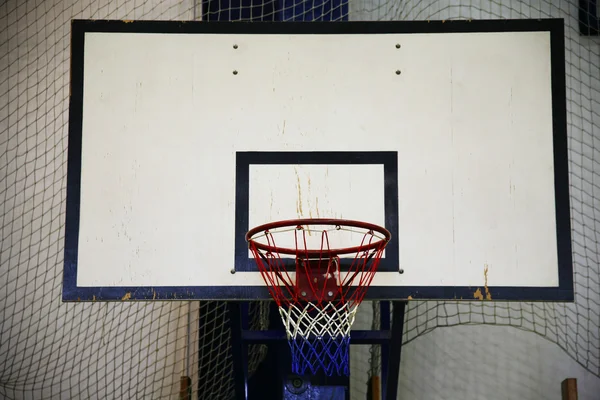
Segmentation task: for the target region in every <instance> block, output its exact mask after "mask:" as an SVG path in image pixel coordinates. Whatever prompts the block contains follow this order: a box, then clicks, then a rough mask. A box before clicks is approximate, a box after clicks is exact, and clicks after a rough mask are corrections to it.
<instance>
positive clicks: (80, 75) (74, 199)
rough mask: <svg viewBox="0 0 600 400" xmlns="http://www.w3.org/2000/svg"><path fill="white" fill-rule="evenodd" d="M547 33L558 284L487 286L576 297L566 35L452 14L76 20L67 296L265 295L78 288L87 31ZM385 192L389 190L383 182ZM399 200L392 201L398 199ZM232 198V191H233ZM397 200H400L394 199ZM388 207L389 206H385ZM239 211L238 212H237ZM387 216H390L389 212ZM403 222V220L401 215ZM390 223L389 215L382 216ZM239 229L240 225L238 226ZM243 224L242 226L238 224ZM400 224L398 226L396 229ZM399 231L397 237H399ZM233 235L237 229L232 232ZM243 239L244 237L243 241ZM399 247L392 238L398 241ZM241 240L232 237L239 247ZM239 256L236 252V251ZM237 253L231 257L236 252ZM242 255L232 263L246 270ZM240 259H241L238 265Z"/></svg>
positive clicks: (406, 291)
mask: <svg viewBox="0 0 600 400" xmlns="http://www.w3.org/2000/svg"><path fill="white" fill-rule="evenodd" d="M537 31H540V32H549V33H550V40H551V42H550V43H551V76H552V112H553V139H554V171H555V176H554V182H555V195H556V202H555V203H556V226H557V245H558V271H559V276H558V278H559V285H558V286H557V287H495V286H490V287H488V288H487V291H488V292H489V294H490V297H491V298H492V300H508V301H536V300H540V301H573V298H574V291H573V264H572V250H571V221H570V198H569V171H568V153H567V112H566V86H565V41H564V20H563V19H537V20H471V21H467V20H457V21H386V22H310V23H305V22H272V23H271V22H261V23H250V22H184V21H134V22H126V21H106V20H74V21H73V22H72V30H71V84H70V105H69V148H68V161H67V208H66V221H65V253H64V277H63V300H64V301H94V300H96V301H111V300H115V301H119V300H189V299H205V300H258V299H270V298H271V297H270V295H269V293H268V290H267V289H266V288H265V287H248V286H226V287H213V286H194V287H171V286H156V287H78V286H77V259H78V257H77V249H78V235H79V201H80V179H81V145H82V115H83V79H84V64H83V59H84V43H85V33H86V32H133V33H136V32H137V33H172V34H192V33H197V34H202V33H206V34H219V33H222V34H386V33H405V34H411V33H454V32H537ZM386 190H387V188H386ZM396 200H397V199H396ZM236 201H237V197H236ZM396 203H397V201H396ZM387 207H388V205H387V204H386V208H387ZM236 212H237V211H236ZM386 218H387V214H386ZM400 223H401V221H400ZM386 224H387V220H386ZM236 229H237V226H236ZM240 229H242V226H241V225H240ZM396 229H397V227H396ZM396 236H397V235H396ZM237 237H238V241H239V237H240V235H238V236H237ZM240 243H241V242H240ZM396 245H397V242H396ZM237 246H238V243H236V247H237ZM240 254H241V252H240ZM240 254H237V253H236V256H238V255H240ZM244 256H245V259H244V260H243V259H242V258H239V259H237V260H236V261H235V268H236V269H238V268H240V273H243V272H242V270H244V269H246V270H249V269H250V268H251V267H249V265H248V264H247V261H246V260H247V254H244ZM238 261H239V263H238ZM477 289H479V290H480V291H481V292H483V294H484V296H485V288H483V287H466V286H461V287H447V286H434V287H413V286H402V287H373V288H371V289H370V290H369V291H368V293H367V296H366V298H367V299H407V298H412V299H457V300H459V299H462V300H474V299H476V296H475V295H474V293H476V292H477Z"/></svg>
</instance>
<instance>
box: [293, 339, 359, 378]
mask: <svg viewBox="0 0 600 400" xmlns="http://www.w3.org/2000/svg"><path fill="white" fill-rule="evenodd" d="M289 344H290V349H291V353H292V373H294V374H297V375H307V374H310V375H316V374H317V373H319V372H323V373H325V374H326V375H327V376H332V375H338V376H341V375H345V376H349V375H350V363H349V361H350V352H349V350H350V336H343V335H338V336H330V335H325V336H312V335H311V336H309V337H308V338H303V337H296V338H295V339H290V340H289Z"/></svg>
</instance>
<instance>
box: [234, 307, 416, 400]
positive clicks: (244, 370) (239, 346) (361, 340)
mask: <svg viewBox="0 0 600 400" xmlns="http://www.w3.org/2000/svg"><path fill="white" fill-rule="evenodd" d="M406 303H407V302H406V301H393V302H390V301H381V302H380V310H381V315H380V322H381V325H380V329H379V330H353V331H352V332H351V335H350V338H351V339H350V340H351V342H350V343H351V344H379V345H381V388H382V393H383V396H384V397H383V400H396V396H397V395H398V379H399V374H400V360H401V350H402V334H403V325H404V312H405V309H406ZM391 304H393V309H392V310H391V307H390V305H391ZM228 305H229V318H230V322H231V355H232V359H233V368H234V371H233V372H234V386H235V399H236V400H248V345H249V344H259V343H262V344H265V343H274V342H284V341H286V340H287V336H286V333H285V332H284V331H279V330H264V331H251V330H249V304H248V303H245V302H229V303H228ZM390 311H391V312H390ZM390 317H391V318H390ZM347 396H349V392H347V393H346V397H347Z"/></svg>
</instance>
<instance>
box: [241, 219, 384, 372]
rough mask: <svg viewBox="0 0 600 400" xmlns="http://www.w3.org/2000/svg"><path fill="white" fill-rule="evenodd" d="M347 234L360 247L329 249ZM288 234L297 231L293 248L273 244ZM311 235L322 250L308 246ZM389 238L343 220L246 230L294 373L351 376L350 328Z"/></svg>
mask: <svg viewBox="0 0 600 400" xmlns="http://www.w3.org/2000/svg"><path fill="white" fill-rule="evenodd" d="M309 226H310V228H309ZM317 226H320V227H317ZM373 227H375V228H377V230H374V229H373ZM344 230H345V231H349V232H351V233H352V235H353V237H360V238H361V241H360V244H359V245H357V246H355V247H350V248H343V249H332V248H330V245H329V243H330V235H331V234H334V233H337V232H339V231H344ZM286 232H287V233H290V232H294V235H295V238H294V243H295V248H293V249H292V248H283V247H277V245H276V243H275V236H278V235H281V234H283V233H286ZM307 233H308V234H309V235H310V236H311V237H312V240H311V242H313V243H314V242H315V238H317V239H318V241H317V242H318V243H320V246H318V247H316V248H310V247H309V246H308V245H307V243H308V242H309V240H307ZM357 234H360V236H358V235H357ZM389 238H390V235H389V232H387V231H386V230H385V229H383V228H381V227H377V226H374V225H370V224H365V223H361V222H355V221H343V220H294V221H282V222H279V223H273V224H268V225H264V226H261V227H258V228H255V229H253V230H252V231H250V232H248V235H247V239H248V243H249V248H250V251H251V252H252V254H253V256H254V258H255V260H256V263H257V266H258V269H259V271H260V273H261V275H262V277H263V279H264V281H265V283H266V285H267V287H268V289H269V292H270V293H271V296H272V297H273V299H274V300H275V302H276V303H277V306H278V307H279V314H280V316H281V319H282V321H283V325H284V327H285V330H286V335H287V339H288V342H289V345H290V349H291V355H292V373H294V374H298V375H305V374H308V373H310V374H313V375H314V374H317V373H318V372H319V371H322V372H324V373H325V374H326V375H327V376H332V375H346V376H347V375H349V373H350V371H349V347H350V331H351V327H352V324H353V323H354V319H355V316H356V312H357V310H358V306H359V305H360V303H361V302H362V300H363V298H364V296H365V294H366V290H367V288H368V287H369V285H370V284H371V281H372V280H373V277H374V275H375V272H376V271H377V267H378V265H379V261H380V260H381V256H382V254H383V251H384V249H385V246H386V245H387V243H388V241H389ZM282 255H284V256H286V255H287V256H288V257H282ZM341 255H343V256H344V257H343V258H340V256H341ZM289 256H291V257H289Z"/></svg>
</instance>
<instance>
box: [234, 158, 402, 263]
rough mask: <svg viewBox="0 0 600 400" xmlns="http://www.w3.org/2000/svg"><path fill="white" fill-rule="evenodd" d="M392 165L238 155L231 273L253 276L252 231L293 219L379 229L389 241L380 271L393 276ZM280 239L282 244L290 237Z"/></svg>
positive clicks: (379, 161)
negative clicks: (247, 238)
mask: <svg viewBox="0 0 600 400" xmlns="http://www.w3.org/2000/svg"><path fill="white" fill-rule="evenodd" d="M397 165H398V155H397V152H395V151H390V152H380V151H372V152H237V153H236V227H235V229H236V234H235V237H236V245H235V254H236V256H235V257H236V260H235V269H236V271H252V272H255V271H257V267H256V263H255V261H254V260H253V258H252V256H251V255H250V253H249V252H248V245H247V243H246V241H245V233H246V232H247V231H248V230H249V229H250V228H251V227H254V226H258V225H262V224H265V223H268V222H273V221H279V220H287V219H295V218H338V219H354V220H364V221H367V222H371V223H376V224H379V225H382V226H384V227H385V228H386V229H388V230H389V231H390V232H391V233H392V241H391V243H390V244H389V245H388V246H387V248H386V252H385V255H384V258H383V259H382V261H381V264H380V265H379V271H397V270H398V268H399V267H398V257H399V255H398V218H397V215H398V166H397ZM279 239H280V238H277V240H278V241H279ZM281 239H282V240H284V242H283V243H286V242H285V241H286V240H288V241H289V240H293V236H292V235H290V236H289V237H287V238H285V237H281ZM334 240H335V239H334ZM278 244H279V243H278ZM287 244H288V245H290V243H287ZM280 245H283V244H280ZM345 245H347V244H346V243H342V244H341V247H343V246H345Z"/></svg>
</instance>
